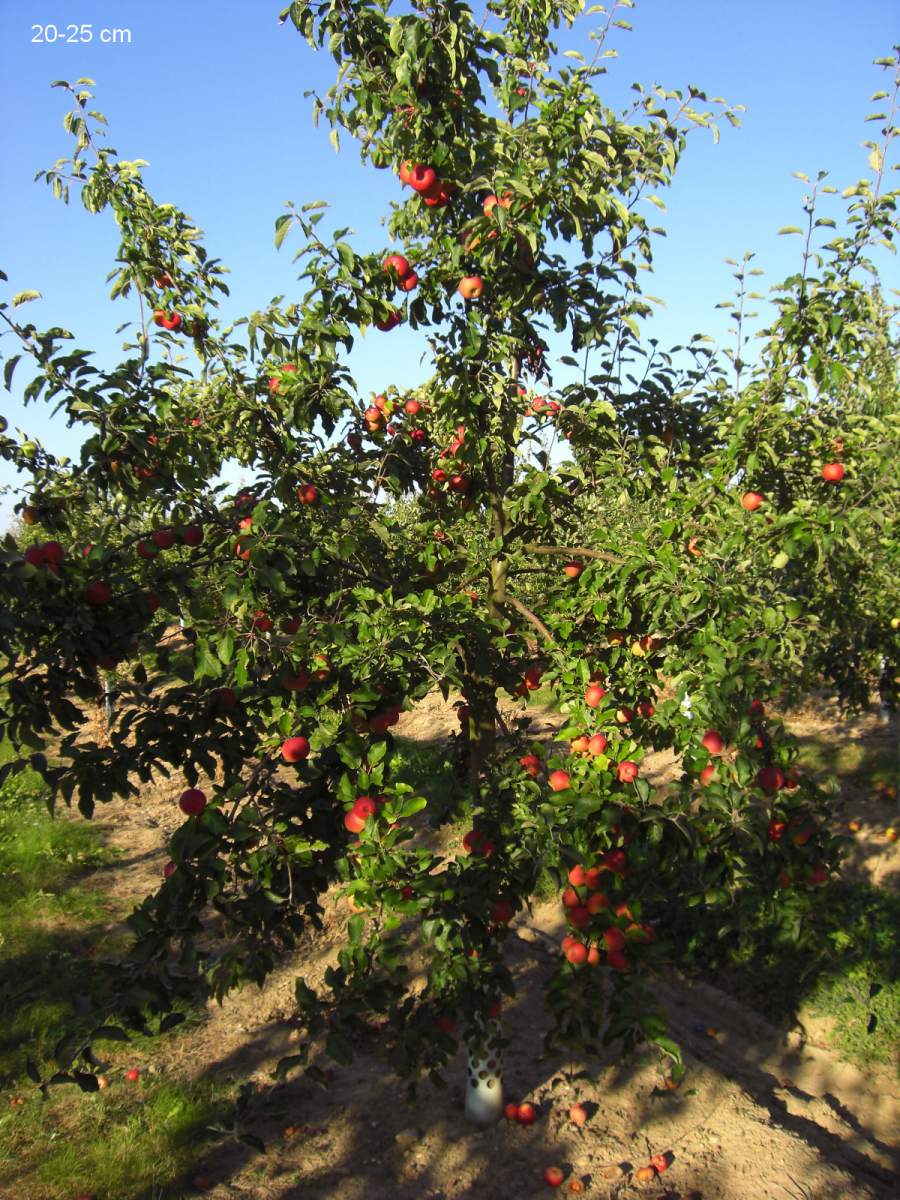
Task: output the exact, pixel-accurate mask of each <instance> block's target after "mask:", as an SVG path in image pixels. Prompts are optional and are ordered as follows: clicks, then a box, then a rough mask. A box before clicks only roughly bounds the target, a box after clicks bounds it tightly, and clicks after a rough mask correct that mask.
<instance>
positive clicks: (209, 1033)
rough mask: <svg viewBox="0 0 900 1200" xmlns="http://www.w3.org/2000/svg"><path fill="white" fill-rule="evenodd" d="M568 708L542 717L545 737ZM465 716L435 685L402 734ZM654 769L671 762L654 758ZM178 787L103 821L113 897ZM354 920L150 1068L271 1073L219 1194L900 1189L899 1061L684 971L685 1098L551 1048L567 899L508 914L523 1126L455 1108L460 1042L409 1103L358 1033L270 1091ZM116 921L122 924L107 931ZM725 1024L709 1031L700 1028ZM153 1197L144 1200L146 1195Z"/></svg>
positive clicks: (818, 732)
mask: <svg viewBox="0 0 900 1200" xmlns="http://www.w3.org/2000/svg"><path fill="white" fill-rule="evenodd" d="M558 722H559V718H558V717H555V716H554V715H553V714H551V713H547V714H544V715H542V716H541V717H540V719H539V720H538V728H539V729H542V732H543V733H544V735H546V736H549V737H552V732H553V730H554V728H556V727H558ZM791 725H792V727H794V729H795V731H796V732H798V733H801V734H804V735H810V734H811V733H812V734H814V735H815V736H816V737H817V738H818V737H819V736H821V738H822V739H823V740H824V741H825V742H826V743H827V741H828V739H829V738H830V737H833V738H834V739H836V740H837V741H840V740H842V739H844V740H845V739H846V738H847V737H848V736H853V737H860V738H862V739H864V740H865V741H866V745H867V746H872V745H874V746H875V748H876V749H879V748H881V749H883V748H884V747H887V748H888V750H889V749H890V747H891V746H892V745H893V746H895V747H896V743H897V727H896V724H894V725H893V726H892V727H888V726H886V725H884V724H883V723H881V722H879V719H878V718H877V716H875V717H872V718H868V717H867V718H864V719H863V720H862V721H861V722H858V723H856V724H855V725H854V726H853V728H852V733H850V734H848V726H847V725H846V724H845V723H844V722H841V721H840V719H839V718H838V716H837V714H835V713H833V712H831V711H830V710H828V709H827V707H824V706H822V705H818V704H817V705H814V706H812V707H811V708H810V709H809V710H808V711H805V712H802V713H800V714H797V715H795V716H793V717H792V719H791ZM456 727H457V725H456V720H455V715H454V712H453V709H452V707H451V705H450V704H445V703H444V702H443V701H442V700H441V699H440V697H439V696H435V697H432V698H429V699H428V700H427V701H426V702H424V703H423V704H422V705H420V706H419V707H418V708H417V710H416V711H415V712H413V713H409V714H406V715H404V717H403V719H402V721H401V723H400V725H399V726H398V728H397V730H396V732H397V733H398V735H399V736H400V737H402V738H406V739H410V740H412V741H416V742H420V743H433V742H435V741H438V740H440V739H441V738H442V737H443V736H445V735H446V734H447V733H449V732H451V731H452V730H454V729H455V728H456ZM648 765H652V768H653V773H654V775H655V777H656V779H657V780H658V781H661V780H663V779H664V778H665V777H666V775H667V774H668V773H670V772H671V771H672V770H673V769H674V764H673V762H672V760H671V758H669V759H666V758H665V757H664V756H656V758H655V760H654V762H653V763H652V764H648ZM180 790H181V785H180V784H179V783H178V782H170V783H166V784H165V785H164V786H161V787H158V788H156V789H154V790H153V791H152V792H149V791H148V793H147V794H146V795H145V796H144V797H143V802H142V804H141V805H140V806H136V805H133V804H131V805H129V804H126V803H123V802H117V803H116V804H112V805H109V806H107V807H106V808H105V809H104V810H103V812H102V814H101V816H100V819H101V820H102V822H103V824H104V826H105V828H106V832H107V836H108V838H109V840H110V842H111V843H112V844H113V845H115V846H117V847H119V848H120V850H121V851H122V859H121V861H120V862H118V863H116V864H115V865H114V866H112V867H109V868H104V869H103V870H101V871H98V872H97V876H96V885H97V886H98V887H100V888H102V889H103V890H104V891H106V892H108V893H110V894H112V895H114V896H118V897H119V898H121V899H128V898H132V897H133V898H135V899H137V898H139V897H141V896H143V895H145V894H146V892H147V891H149V890H151V889H152V888H155V887H156V885H157V883H158V881H159V878H160V875H161V872H162V868H163V865H164V863H165V862H166V860H167V858H168V855H167V853H166V850H165V844H166V841H167V839H168V837H169V835H170V834H171V833H172V831H173V830H174V829H175V828H176V827H177V825H178V824H179V823H180V814H179V813H178V810H177V803H176V800H177V795H178V793H179V791H180ZM842 802H843V803H844V805H845V809H846V812H847V814H851V813H852V814H853V815H855V816H858V817H861V818H862V819H863V820H864V821H866V822H868V823H867V824H866V825H865V830H867V829H869V827H871V830H872V832H871V833H866V832H865V830H864V833H863V835H862V836H861V837H860V841H859V845H858V848H857V849H855V850H854V854H853V857H852V858H851V860H850V864H849V869H850V870H851V871H852V872H855V873H857V874H859V875H860V876H865V877H867V878H869V879H870V880H872V881H873V882H878V883H880V884H882V885H886V886H891V884H892V883H894V882H895V881H896V879H897V876H898V873H900V847H898V846H897V845H891V844H890V843H888V842H886V841H885V839H884V838H883V836H882V835H881V834H880V833H878V832H877V830H878V826H879V822H880V824H881V825H883V824H884V820H883V815H884V814H883V805H882V808H881V810H879V811H878V812H875V811H874V810H873V812H871V813H870V812H869V810H868V808H867V806H871V805H873V804H874V803H875V802H874V801H872V800H871V799H870V797H868V796H867V795H866V794H864V793H860V794H858V795H857V794H854V793H849V794H847V795H846V796H844V797H842ZM350 915H351V910H350V907H349V905H348V903H347V902H346V901H345V900H344V899H342V898H340V897H339V896H337V895H335V896H334V897H333V899H332V901H331V903H329V904H328V906H327V919H326V922H325V928H324V930H323V931H322V932H320V933H318V934H310V935H309V936H308V937H307V938H306V941H305V943H304V945H303V946H301V947H300V949H299V950H298V952H297V953H296V954H295V955H293V956H292V958H291V960H290V961H286V962H285V963H284V965H283V967H282V968H281V969H280V970H279V971H278V972H277V973H276V974H275V975H274V976H273V977H272V978H271V979H270V980H269V981H268V983H267V984H266V986H265V987H264V988H263V989H262V990H261V991H260V990H256V989H253V990H247V991H244V992H243V993H240V994H237V995H235V996H233V997H231V998H229V999H227V1000H226V1002H225V1003H224V1004H223V1005H222V1007H221V1008H220V1007H218V1006H210V1009H209V1012H208V1014H207V1019H206V1021H205V1022H204V1023H203V1024H202V1025H200V1026H199V1027H195V1028H191V1029H189V1030H187V1031H186V1032H185V1033H183V1034H182V1035H181V1036H179V1037H174V1038H172V1039H171V1040H170V1041H169V1042H168V1043H167V1048H166V1049H165V1051H164V1052H163V1054H162V1057H161V1058H159V1059H156V1060H155V1061H154V1062H151V1063H148V1064H147V1066H146V1069H147V1070H149V1071H151V1072H153V1071H154V1070H155V1071H160V1072H162V1073H164V1074H166V1075H174V1076H177V1077H181V1078H192V1079H193V1078H202V1077H210V1076H215V1077H219V1078H223V1077H224V1078H226V1079H236V1080H241V1079H245V1078H252V1079H255V1080H257V1081H258V1083H259V1095H258V1098H257V1100H256V1101H255V1103H254V1107H253V1110H252V1112H251V1115H250V1117H249V1119H248V1122H247V1129H248V1131H250V1132H252V1133H254V1134H256V1135H257V1136H260V1137H262V1138H263V1139H264V1140H265V1142H266V1144H267V1147H268V1152H267V1153H266V1154H265V1155H259V1154H257V1153H255V1152H254V1151H253V1150H251V1149H249V1148H247V1147H245V1146H243V1145H238V1144H237V1143H234V1142H229V1143H226V1144H222V1145H217V1146H215V1147H212V1148H211V1149H209V1151H208V1152H206V1154H205V1157H204V1159H203V1161H201V1162H199V1163H198V1164H197V1167H196V1173H202V1174H205V1175H208V1176H209V1177H210V1179H211V1181H212V1184H213V1186H212V1189H211V1191H210V1192H209V1193H208V1194H209V1195H211V1196H213V1197H214V1198H215V1200H224V1198H225V1197H233V1196H239V1197H246V1198H247V1200H270V1198H271V1200H275V1198H276V1197H277V1198H279V1200H288V1198H296V1200H300V1198H301V1197H302V1198H303V1200H326V1198H329V1200H330V1198H331V1197H341V1198H342V1200H457V1198H464V1197H465V1198H469V1197H471V1198H475V1197H477V1198H478V1200H500V1198H501V1197H502V1198H503V1200H507V1198H508V1197H510V1196H515V1197H519V1198H523V1200H529V1198H530V1197H532V1196H534V1197H537V1196H540V1195H547V1194H549V1189H548V1188H547V1187H546V1185H545V1184H544V1183H543V1179H542V1176H543V1170H544V1167H545V1166H547V1165H549V1164H558V1165H560V1166H563V1167H564V1169H565V1170H566V1183H565V1184H564V1185H563V1187H562V1188H561V1189H560V1193H561V1194H564V1195H567V1194H571V1193H570V1192H569V1191H567V1188H568V1185H569V1183H570V1182H571V1181H572V1180H573V1179H578V1180H580V1181H581V1182H582V1183H583V1185H584V1188H585V1194H586V1195H587V1196H589V1197H598V1198H599V1197H629V1196H632V1195H638V1194H644V1195H648V1196H651V1197H663V1196H665V1197H668V1198H669V1200H688V1198H691V1200H764V1198H765V1200H770V1198H771V1200H786V1198H792V1200H887V1198H888V1197H895V1196H897V1195H898V1194H900V1150H898V1141H900V1139H898V1132H900V1085H898V1080H897V1076H896V1073H895V1072H893V1071H891V1070H890V1069H888V1068H871V1069H867V1070H865V1071H863V1070H860V1069H858V1068H856V1067H854V1066H851V1065H849V1064H848V1063H846V1062H842V1061H841V1060H840V1059H839V1057H838V1056H837V1055H836V1054H834V1053H833V1052H831V1051H830V1050H829V1049H827V1048H826V1047H825V1046H824V1045H821V1044H819V1043H818V1042H817V1041H816V1040H815V1033H814V1031H812V1033H811V1031H809V1030H803V1029H801V1030H800V1031H798V1032H794V1033H791V1034H789V1035H787V1036H784V1035H783V1034H782V1033H781V1032H779V1031H778V1030H777V1029H775V1028H774V1027H773V1026H771V1025H769V1024H768V1023H767V1022H766V1021H765V1020H764V1019H763V1018H762V1017H760V1016H759V1015H758V1014H756V1013H754V1012H751V1011H750V1010H748V1009H746V1008H744V1007H743V1006H742V1005H740V1004H739V1003H737V1002H736V1001H734V1000H733V999H731V998H730V997H728V996H727V995H725V994H724V993H723V992H721V991H719V990H717V989H716V988H714V987H711V986H708V985H702V984H697V983H694V982H688V981H686V980H684V979H681V978H678V977H672V978H670V979H667V980H664V981H660V986H659V996H660V999H661V1001H662V1002H663V1003H664V1005H665V1006H666V1007H667V1009H668V1012H669V1015H670V1018H671V1021H672V1024H673V1027H674V1031H675V1034H676V1036H677V1037H678V1039H679V1040H680V1042H681V1044H682V1046H683V1048H684V1051H685V1057H686V1062H687V1065H688V1067H689V1073H688V1076H687V1079H686V1080H685V1082H684V1084H683V1085H682V1087H681V1089H680V1090H679V1091H676V1092H664V1091H661V1090H660V1088H659V1084H660V1082H661V1080H660V1077H659V1075H658V1074H657V1073H656V1069H655V1067H653V1066H651V1065H649V1064H641V1063H640V1062H637V1063H635V1062H632V1063H630V1064H626V1065H621V1064H619V1063H617V1062H616V1061H615V1059H614V1057H613V1055H612V1054H610V1056H609V1057H608V1058H607V1059H601V1060H593V1061H591V1062H581V1061H578V1062H566V1061H563V1060H561V1059H559V1058H544V1057H541V1056H540V1053H539V1047H540V1044H541V1037H542V1034H543V1032H544V1029H545V1026H546V1023H547V1019H546V1018H545V1017H544V1015H543V1013H542V1003H541V990H542V984H543V982H544V979H545V977H546V976H547V974H548V973H549V972H550V971H551V970H552V968H553V964H554V961H555V954H556V947H557V946H558V943H559V938H560V936H561V923H560V917H559V908H558V905H557V904H555V903H551V904H546V905H541V906H539V907H537V908H535V909H534V910H533V912H531V913H530V914H523V915H521V916H520V917H519V919H518V920H517V921H516V922H515V923H514V924H513V926H512V927H511V933H510V937H509V944H510V947H511V949H510V958H511V963H512V967H513V971H514V974H515V976H516V979H517V984H518V986H519V988H520V994H519V996H518V998H517V1000H516V1002H515V1004H514V1005H512V1006H510V1007H509V1008H508V1009H507V1010H506V1011H505V1014H504V1023H505V1034H506V1036H507V1038H508V1040H509V1045H508V1047H507V1050H506V1054H505V1072H504V1074H505V1090H506V1095H507V1098H508V1099H512V1100H516V1101H521V1100H524V1099H526V1098H527V1099H530V1100H532V1101H533V1102H534V1103H535V1105H536V1106H537V1107H538V1108H539V1112H540V1115H539V1118H538V1120H537V1122H536V1123H535V1124H534V1125H533V1126H531V1127H530V1128H526V1127H523V1126H520V1125H517V1124H512V1123H508V1122H501V1123H500V1124H499V1125H497V1126H494V1127H492V1128H490V1129H488V1130H485V1131H479V1130H476V1129H474V1128H473V1127H472V1126H471V1125H469V1124H468V1123H467V1122H466V1121H465V1120H464V1118H463V1115H462V1102H463V1087H464V1084H465V1065H464V1058H463V1055H462V1053H461V1054H460V1056H459V1058H458V1060H457V1062H456V1063H455V1064H453V1066H452V1067H451V1069H450V1071H449V1072H448V1082H449V1087H448V1089H446V1090H443V1091H441V1090H438V1089H436V1088H434V1087H432V1086H431V1085H429V1084H427V1083H426V1084H423V1085H422V1086H421V1087H420V1088H419V1091H418V1095H417V1097H416V1099H415V1101H414V1102H410V1101H408V1100H407V1097H406V1093H405V1090H404V1087H403V1085H402V1084H401V1083H398V1081H397V1080H396V1078H395V1077H394V1076H393V1075H391V1074H390V1072H389V1071H388V1070H387V1068H386V1066H385V1065H384V1063H383V1061H382V1060H381V1058H380V1057H379V1054H378V1037H377V1034H375V1033H371V1032H365V1033H364V1034H363V1036H361V1039H360V1044H359V1046H358V1047H357V1057H356V1059H355V1060H354V1063H353V1065H352V1067H348V1068H334V1067H333V1064H331V1063H330V1062H329V1060H327V1059H325V1058H324V1056H322V1057H317V1058H316V1061H318V1062H319V1063H320V1065H321V1066H322V1067H323V1068H324V1069H328V1070H329V1071H330V1073H331V1084H330V1086H329V1087H328V1088H327V1089H324V1090H323V1089H321V1088H319V1087H317V1086H316V1085H314V1084H312V1083H310V1082H307V1081H304V1080H302V1079H298V1080H297V1081H294V1082H289V1083H287V1084H285V1085H279V1086H272V1085H271V1072H272V1071H273V1070H274V1068H275V1065H276V1063H277V1062H278V1060H279V1059H280V1058H281V1057H282V1056H284V1055H285V1054H288V1053H292V1052H293V1051H295V1049H296V1043H295V1041H294V1035H293V1034H292V1030H291V1025H290V1014H291V1011H292V993H293V983H294V979H295V977H296V976H297V975H298V974H302V975H303V976H304V977H305V978H306V979H307V980H309V982H310V983H312V984H313V985H315V984H316V983H317V982H318V981H319V980H321V978H322V975H323V973H324V971H325V969H326V968H327V966H328V965H329V963H330V962H332V961H333V960H334V958H335V956H336V953H337V949H338V947H339V946H340V945H341V943H342V942H343V940H344V936H345V935H344V929H345V926H346V922H347V919H348V918H349V916H350ZM114 928H115V927H113V926H111V927H110V931H111V932H112V931H113V930H114ZM697 1025H703V1026H710V1027H714V1029H715V1035H714V1036H709V1035H708V1034H707V1033H698V1032H696V1031H695V1026H697ZM575 1100H580V1101H582V1102H583V1103H585V1105H586V1106H587V1107H588V1108H589V1111H590V1114H591V1115H590V1119H589V1120H588V1122H587V1124H586V1125H585V1126H584V1127H583V1128H581V1129H578V1128H576V1127H575V1126H574V1125H572V1124H571V1122H569V1121H568V1119H567V1116H566V1112H567V1109H568V1108H569V1106H570V1105H571V1104H572V1103H573V1102H574V1101H575ZM662 1152H671V1156H672V1162H671V1166H670V1168H669V1169H668V1170H667V1171H666V1173H665V1174H664V1175H662V1176H660V1177H659V1178H657V1179H656V1180H655V1181H654V1182H653V1183H651V1184H649V1185H648V1186H646V1187H644V1188H641V1187H640V1186H639V1185H638V1184H637V1183H636V1182H635V1180H634V1177H633V1174H632V1168H637V1167H638V1166H641V1165H643V1164H645V1163H646V1162H647V1161H648V1159H649V1156H650V1155H651V1154H654V1153H662ZM148 1200H150V1198H149V1197H148Z"/></svg>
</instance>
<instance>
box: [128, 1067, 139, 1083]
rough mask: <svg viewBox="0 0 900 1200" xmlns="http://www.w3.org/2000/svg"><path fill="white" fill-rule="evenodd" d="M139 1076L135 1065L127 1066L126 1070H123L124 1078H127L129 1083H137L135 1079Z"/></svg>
mask: <svg viewBox="0 0 900 1200" xmlns="http://www.w3.org/2000/svg"><path fill="white" fill-rule="evenodd" d="M140 1077H141V1073H140V1071H139V1070H138V1068H137V1067H129V1068H128V1070H127V1071H126V1072H125V1078H126V1079H127V1080H128V1082H129V1083H137V1081H138V1080H139V1079H140Z"/></svg>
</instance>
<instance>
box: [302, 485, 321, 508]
mask: <svg viewBox="0 0 900 1200" xmlns="http://www.w3.org/2000/svg"><path fill="white" fill-rule="evenodd" d="M318 498H319V489H318V488H317V487H315V486H314V485H313V484H311V483H303V484H301V485H300V487H298V488H297V499H298V500H299V501H300V503H301V504H315V502H316V501H317V500H318Z"/></svg>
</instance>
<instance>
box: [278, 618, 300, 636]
mask: <svg viewBox="0 0 900 1200" xmlns="http://www.w3.org/2000/svg"><path fill="white" fill-rule="evenodd" d="M300 625H301V621H300V618H299V617H285V618H284V620H283V621H282V622H281V632H282V633H289V634H295V633H296V632H297V630H298V629H299V628H300Z"/></svg>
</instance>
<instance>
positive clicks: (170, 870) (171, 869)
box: [163, 862, 178, 879]
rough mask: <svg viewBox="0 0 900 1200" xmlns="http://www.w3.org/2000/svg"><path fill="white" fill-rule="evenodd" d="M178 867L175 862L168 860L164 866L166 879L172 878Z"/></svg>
mask: <svg viewBox="0 0 900 1200" xmlns="http://www.w3.org/2000/svg"><path fill="white" fill-rule="evenodd" d="M177 869H178V868H177V867H176V866H175V864H174V863H173V862H167V863H166V865H165V867H164V868H163V875H164V876H165V877H166V879H171V878H172V876H173V875H174V874H175V872H176V870H177Z"/></svg>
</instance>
